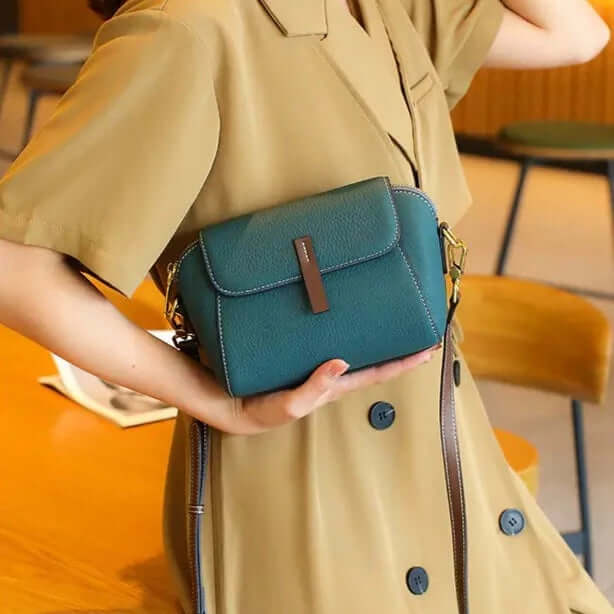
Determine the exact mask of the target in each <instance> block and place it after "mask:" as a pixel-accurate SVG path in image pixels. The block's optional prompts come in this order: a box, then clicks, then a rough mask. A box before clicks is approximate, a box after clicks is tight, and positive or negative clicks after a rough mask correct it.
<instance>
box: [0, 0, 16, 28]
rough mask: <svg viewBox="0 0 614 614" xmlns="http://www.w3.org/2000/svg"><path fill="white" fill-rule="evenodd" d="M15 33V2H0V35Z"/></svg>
mask: <svg viewBox="0 0 614 614" xmlns="http://www.w3.org/2000/svg"><path fill="white" fill-rule="evenodd" d="M16 31H17V0H2V1H1V2H0V34H5V33H7V32H16Z"/></svg>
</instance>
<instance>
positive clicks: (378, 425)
mask: <svg viewBox="0 0 614 614" xmlns="http://www.w3.org/2000/svg"><path fill="white" fill-rule="evenodd" d="M394 416H395V411H394V407H393V406H392V405H391V404H390V403H386V401H377V402H376V403H373V405H371V407H370V408H369V423H370V424H371V426H372V427H373V428H374V429H378V430H382V429H387V428H388V427H389V426H390V425H391V424H392V423H393V422H394Z"/></svg>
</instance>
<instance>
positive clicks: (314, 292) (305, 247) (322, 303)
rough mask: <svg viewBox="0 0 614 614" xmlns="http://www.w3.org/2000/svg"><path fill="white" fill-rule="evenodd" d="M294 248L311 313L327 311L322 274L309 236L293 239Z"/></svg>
mask: <svg viewBox="0 0 614 614" xmlns="http://www.w3.org/2000/svg"><path fill="white" fill-rule="evenodd" d="M294 249H295V250H296V255H297V257H298V262H299V265H300V267H301V274H302V276H303V280H304V281H305V287H306V288H307V295H308V296H309V302H310V303H311V310H312V311H313V313H321V312H322V311H328V299H327V298H326V291H325V290H324V284H323V283H322V275H321V274H320V269H319V267H318V261H317V259H316V254H315V251H314V249H313V243H312V242H311V237H310V236H309V235H305V236H304V237H297V238H296V239H294Z"/></svg>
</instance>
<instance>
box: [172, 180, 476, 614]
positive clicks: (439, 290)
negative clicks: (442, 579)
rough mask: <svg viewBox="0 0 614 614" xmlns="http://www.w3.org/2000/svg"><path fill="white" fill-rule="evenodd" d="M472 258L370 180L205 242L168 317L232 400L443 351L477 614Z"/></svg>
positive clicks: (189, 262) (456, 498)
mask: <svg viewBox="0 0 614 614" xmlns="http://www.w3.org/2000/svg"><path fill="white" fill-rule="evenodd" d="M465 255H466V248H465V246H464V244H463V243H462V242H460V241H458V240H457V239H456V237H454V235H453V233H452V232H451V231H450V229H449V228H448V226H447V225H446V224H445V223H441V224H440V223H439V220H438V218H437V212H436V209H435V207H434V205H433V203H432V202H431V201H430V199H429V198H428V196H427V195H426V194H425V193H424V192H423V191H421V190H420V189H418V188H414V187H408V186H396V185H391V183H390V180H389V178H388V177H373V178H370V179H365V180H362V181H358V182H356V183H352V184H348V185H344V186H340V187H338V188H335V189H332V190H329V191H327V192H322V193H320V194H315V195H312V196H307V197H305V198H301V199H298V200H294V201H291V202H287V203H282V204H279V205H275V206H272V207H269V208H265V209H259V210H257V211H255V212H252V213H248V214H245V215H240V216H237V217H234V218H231V219H228V220H224V221H222V222H218V223H214V224H211V225H208V226H206V227H204V228H202V229H201V230H200V231H199V233H198V238H197V239H196V240H195V241H193V242H192V243H190V244H189V245H188V246H187V247H186V248H185V249H184V250H183V252H182V253H181V254H180V256H179V257H178V258H177V259H176V260H174V261H173V262H171V263H169V266H168V280H167V290H166V308H165V309H166V317H167V319H168V321H169V322H170V323H171V325H172V326H173V328H174V329H175V336H174V339H173V341H174V343H175V345H176V346H177V347H178V348H179V349H180V350H182V351H184V352H186V353H188V354H189V355H190V356H192V357H193V358H195V359H196V360H198V359H199V349H200V350H201V351H204V353H205V355H206V357H207V359H208V360H207V362H208V363H209V366H210V368H211V370H212V371H213V374H214V375H215V377H216V379H217V380H218V381H219V383H220V384H221V385H222V386H223V387H224V389H225V390H226V391H227V392H228V394H229V395H230V396H232V397H245V396H249V395H253V394H258V393H263V392H271V391H275V390H279V389H283V388H290V387H296V386H298V385H300V384H301V383H303V382H304V381H305V380H306V379H307V378H308V377H309V375H310V374H311V373H312V371H313V370H314V369H315V368H316V367H317V366H318V365H320V364H321V363H322V362H324V361H326V360H329V359H331V358H337V357H339V358H342V359H344V360H345V361H346V362H348V363H349V365H350V366H349V368H348V370H347V371H346V373H350V372H352V371H356V370H358V369H362V368H365V367H369V366H372V365H375V364H378V363H382V362H386V361H389V360H392V359H395V358H400V357H402V356H407V355H409V354H414V353H416V352H419V351H421V350H424V349H426V348H429V347H432V346H434V345H437V344H438V343H440V342H443V360H442V378H441V394H440V398H441V402H440V422H441V441H442V450H443V454H444V461H445V470H446V478H447V481H448V494H449V503H450V514H451V520H452V523H451V526H452V533H453V537H454V544H455V547H454V551H455V566H456V569H457V573H456V579H457V587H456V588H457V596H458V601H459V610H460V612H461V613H465V614H466V612H467V598H466V594H467V591H466V580H467V575H466V546H465V544H466V538H465V527H466V523H465V522H464V497H463V492H462V477H461V470H460V455H459V449H458V442H457V437H456V421H455V414H454V383H453V374H454V371H455V367H458V366H459V364H458V361H455V359H454V355H453V343H452V337H451V326H450V324H451V321H452V317H453V313H454V310H455V308H456V305H457V303H458V299H459V282H460V277H461V274H462V270H463V266H464V260H465ZM448 272H449V273H450V275H451V277H452V281H453V286H452V287H453V290H452V293H451V298H450V302H449V306H448V302H447V298H446V296H447V293H446V284H445V275H446V273H448ZM455 363H456V364H455Z"/></svg>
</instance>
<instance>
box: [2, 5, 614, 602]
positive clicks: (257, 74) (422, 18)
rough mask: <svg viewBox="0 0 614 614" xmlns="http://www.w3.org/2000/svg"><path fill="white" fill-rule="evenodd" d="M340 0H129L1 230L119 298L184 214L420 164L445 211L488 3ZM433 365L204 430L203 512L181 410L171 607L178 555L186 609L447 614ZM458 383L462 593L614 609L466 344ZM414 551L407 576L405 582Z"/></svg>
mask: <svg viewBox="0 0 614 614" xmlns="http://www.w3.org/2000/svg"><path fill="white" fill-rule="evenodd" d="M360 5H361V7H362V13H363V15H364V20H365V25H366V29H367V30H366V31H365V30H363V29H362V27H361V26H360V24H359V23H358V21H356V19H354V18H353V17H352V15H351V14H350V13H349V12H348V11H347V10H346V8H345V7H344V5H343V1H342V0H128V2H127V4H126V5H125V6H124V7H123V8H122V9H120V11H119V13H117V15H116V16H114V17H113V18H112V19H110V20H109V21H107V22H106V23H104V24H103V25H102V26H101V27H100V29H99V31H98V33H97V37H96V41H95V48H94V51H93V53H92V54H91V56H90V58H89V59H88V61H87V63H86V64H85V66H84V68H83V69H82V71H81V73H80V75H79V78H78V80H77V82H76V83H75V85H73V87H72V88H71V89H70V90H69V91H68V92H67V93H66V95H65V96H64V97H63V98H62V100H61V102H60V104H59V106H58V107H57V110H56V111H55V113H54V114H53V116H52V117H51V118H50V119H49V120H48V121H47V122H46V124H45V125H44V127H42V129H41V130H39V132H38V133H37V134H36V136H35V137H34V138H33V140H32V141H31V143H30V144H29V146H28V147H27V148H26V149H25V151H24V152H23V153H22V154H21V155H20V157H19V158H18V160H17V161H15V163H14V164H13V165H12V167H11V168H10V170H9V172H8V173H7V174H6V175H5V177H4V178H3V179H2V181H1V182H0V236H1V237H2V238H7V239H11V240H13V241H17V242H22V243H28V244H33V245H40V246H46V247H49V248H52V249H55V250H59V251H61V252H64V253H66V254H69V255H70V256H72V257H73V258H74V259H75V261H76V262H77V263H78V264H79V265H80V266H81V267H82V269H83V270H85V271H89V272H91V273H93V274H95V275H97V276H98V277H99V278H100V279H101V280H103V281H104V282H105V283H107V284H108V285H110V286H112V287H114V288H116V289H117V290H119V291H120V292H122V293H123V294H125V295H127V296H131V295H132V293H133V292H134V290H135V288H136V287H137V286H138V284H139V283H140V282H141V281H142V279H143V278H144V277H145V275H146V274H147V272H148V271H149V270H151V272H152V275H153V276H154V279H155V280H156V282H157V284H158V285H159V287H160V289H161V290H163V289H164V284H165V276H164V271H165V267H166V263H167V262H168V261H169V260H170V259H171V258H174V257H175V256H176V255H177V254H178V253H179V251H180V250H181V249H182V248H183V247H184V246H185V245H186V244H187V243H188V242H190V241H191V240H193V239H194V238H195V236H196V233H197V231H198V229H199V228H200V227H202V226H203V225H205V224H208V223H212V222H215V221H219V220H224V219H228V218H230V217H233V216H235V215H239V214H242V213H245V212H249V211H254V210H257V209H261V208H264V207H267V206H271V205H274V204H276V203H281V202H284V201H287V200H290V199H293V198H297V197H301V196H306V195H308V194H313V193H317V192H321V191H324V190H328V189H331V188H333V187H336V186H339V185H342V184H346V183H350V182H354V181H358V180H360V179H364V178H367V177H372V176H376V175H388V176H389V177H390V178H391V179H392V181H393V182H394V183H399V184H403V183H405V184H410V185H411V184H416V183H417V184H419V185H420V187H422V188H423V189H424V190H426V191H427V192H428V193H429V194H430V195H431V197H432V198H433V200H434V201H435V203H436V204H437V207H438V210H439V216H440V218H441V219H443V220H447V221H448V222H449V223H450V224H451V225H454V224H455V223H456V222H457V221H458V220H459V218H460V217H461V216H462V214H463V213H464V212H465V211H466V209H467V207H468V206H469V204H470V195H469V192H468V188H467V185H466V183H465V179H464V176H463V172H462V168H461V165H460V162H459V158H458V154H457V150H456V147H455V143H454V137H453V132H452V127H451V123H450V119H449V108H450V107H451V106H453V105H454V104H455V103H456V102H457V100H458V99H459V98H460V97H461V96H462V95H463V93H464V92H465V91H466V89H467V87H468V85H469V82H470V80H471V78H472V76H473V74H474V73H475V71H476V70H477V68H478V67H479V65H480V64H481V63H482V61H483V59H484V56H485V54H486V52H487V49H488V47H489V45H490V44H491V42H492V40H493V38H494V35H495V33H496V31H497V28H498V26H499V24H500V21H501V18H502V14H503V10H502V9H503V7H502V5H501V4H500V2H499V0H360ZM349 222H350V223H351V220H350V221H349ZM374 291H377V289H374ZM440 362H441V353H438V354H437V358H436V359H434V360H432V361H431V362H430V363H427V364H424V365H422V366H420V367H418V368H417V369H415V370H414V371H412V372H409V373H404V374H401V375H399V376H398V377H396V378H395V379H393V380H390V381H388V382H386V383H382V384H377V385H372V386H370V387H368V388H364V389H361V390H357V391H354V392H352V393H350V394H348V395H346V396H344V397H343V398H342V399H340V400H337V401H334V402H330V403H329V404H327V405H326V406H324V407H321V408H320V409H318V410H317V411H315V412H314V413H312V414H311V415H309V416H308V417H306V418H304V419H301V420H299V421H296V422H294V423H292V424H289V425H286V426H284V427H281V428H278V429H274V430H272V431H270V432H267V433H265V434H261V435H257V436H238V435H231V434H227V433H223V432H219V431H217V430H215V429H210V436H209V439H208V442H207V443H208V446H207V448H206V450H205V452H206V460H207V461H208V462H207V471H206V478H205V483H204V513H202V514H192V513H190V510H189V504H190V502H191V500H192V499H191V497H192V494H191V493H190V479H191V477H193V476H191V470H192V467H193V463H192V458H193V454H194V453H195V452H198V450H195V449H194V445H195V444H194V440H193V439H192V438H191V436H190V425H191V423H192V420H191V418H189V417H188V416H187V415H186V414H184V413H180V414H179V418H178V420H177V424H176V429H175V437H174V441H173V447H172V451H171V456H170V462H169V472H168V478H167V490H166V504H165V510H164V512H165V515H164V520H165V538H166V545H167V553H168V556H169V559H170V562H171V568H172V570H173V574H174V577H175V579H176V584H177V590H178V595H179V597H180V600H181V604H182V606H183V608H184V609H185V611H186V612H190V613H192V612H194V611H195V609H194V605H193V604H194V594H193V577H194V574H195V573H196V574H198V576H199V578H200V580H201V581H202V586H203V588H204V594H205V599H204V602H203V604H202V608H201V610H200V611H201V612H206V613H207V614H342V613H343V614H345V613H348V614H349V613H352V614H361V613H365V614H367V613H368V614H373V613H380V612H381V613H382V614H401V613H403V614H406V613H407V614H410V613H411V614H444V613H445V614H448V613H450V614H452V613H454V612H456V611H457V605H456V596H455V585H454V568H453V557H452V541H451V531H450V519H449V513H448V501H447V496H446V486H445V477H444V469H443V461H442V455H441V443H440V435H439V424H438V391H439V372H440ZM456 396H457V420H458V429H459V437H460V448H461V454H462V467H463V472H464V487H465V496H466V503H467V526H466V530H467V536H468V553H469V554H468V557H469V558H468V567H469V572H468V574H469V576H468V579H469V603H470V611H471V612H472V614H499V613H500V614H503V613H505V614H510V613H514V614H516V613H523V614H567V613H569V612H577V613H580V614H612V613H613V612H614V609H613V608H612V607H611V606H610V605H609V604H608V602H607V600H606V599H605V597H604V596H603V595H602V594H601V593H600V592H599V590H598V589H597V588H596V586H595V585H594V583H593V581H592V580H591V578H590V577H589V576H588V575H587V574H586V573H585V572H584V570H583V568H582V567H581V565H580V563H579V562H578V560H577V559H576V557H575V556H574V555H573V554H572V553H571V551H570V550H569V549H568V547H567V546H566V544H565V543H564V541H563V540H562V538H561V537H560V536H559V534H558V532H557V531H556V529H555V528H554V527H553V526H552V525H551V523H550V522H549V521H548V519H547V518H546V517H545V515H544V514H543V512H542V510H541V509H540V508H539V507H538V505H537V504H536V502H535V500H534V499H533V498H532V496H531V495H530V494H529V492H528V491H527V490H526V488H525V486H524V485H523V483H522V482H521V481H520V479H519V478H518V477H517V476H516V475H515V474H514V473H513V472H512V471H511V469H510V468H509V467H508V465H507V464H506V462H505V459H504V457H503V456H502V453H501V450H500V448H499V446H498V444H497V441H496V440H495V438H494V436H493V431H492V428H491V425H490V424H489V421H488V418H487V415H486V413H485V410H484V406H483V404H482V401H481V399H480V396H479V394H478V392H477V390H476V387H475V383H474V381H473V379H472V377H471V374H470V373H469V371H468V370H467V367H466V365H465V363H464V362H462V381H461V384H460V386H459V387H458V388H457V390H456ZM376 401H387V402H388V403H391V404H392V405H393V406H394V407H395V410H396V417H395V420H394V423H393V424H392V425H391V426H390V427H389V428H386V429H383V430H378V429H375V428H373V427H372V426H371V424H370V423H369V420H368V417H367V413H368V409H369V407H370V406H371V405H372V404H373V403H374V402H376ZM200 451H203V450H200ZM506 509H516V510H519V511H520V512H521V513H522V514H523V515H524V518H525V522H526V525H525V528H524V530H523V531H522V532H521V533H519V534H518V535H515V536H510V535H507V534H505V533H504V532H503V531H502V530H501V528H500V526H499V517H500V514H501V513H502V511H503V510H506ZM195 522H196V523H200V525H199V529H200V533H198V534H199V535H200V542H199V544H198V545H199V551H200V554H201V557H200V559H199V560H198V561H194V559H193V557H192V556H191V553H192V552H193V551H194V544H193V543H192V539H191V536H193V535H194V532H193V529H194V523H195ZM194 563H198V565H196V566H195V565H194ZM416 567H421V568H422V569H423V570H424V571H425V573H426V575H427V577H428V587H427V590H426V591H425V592H423V593H422V594H415V593H413V592H411V591H410V590H409V588H408V585H407V584H406V574H407V572H408V570H409V569H411V568H416ZM423 586H424V584H423Z"/></svg>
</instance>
